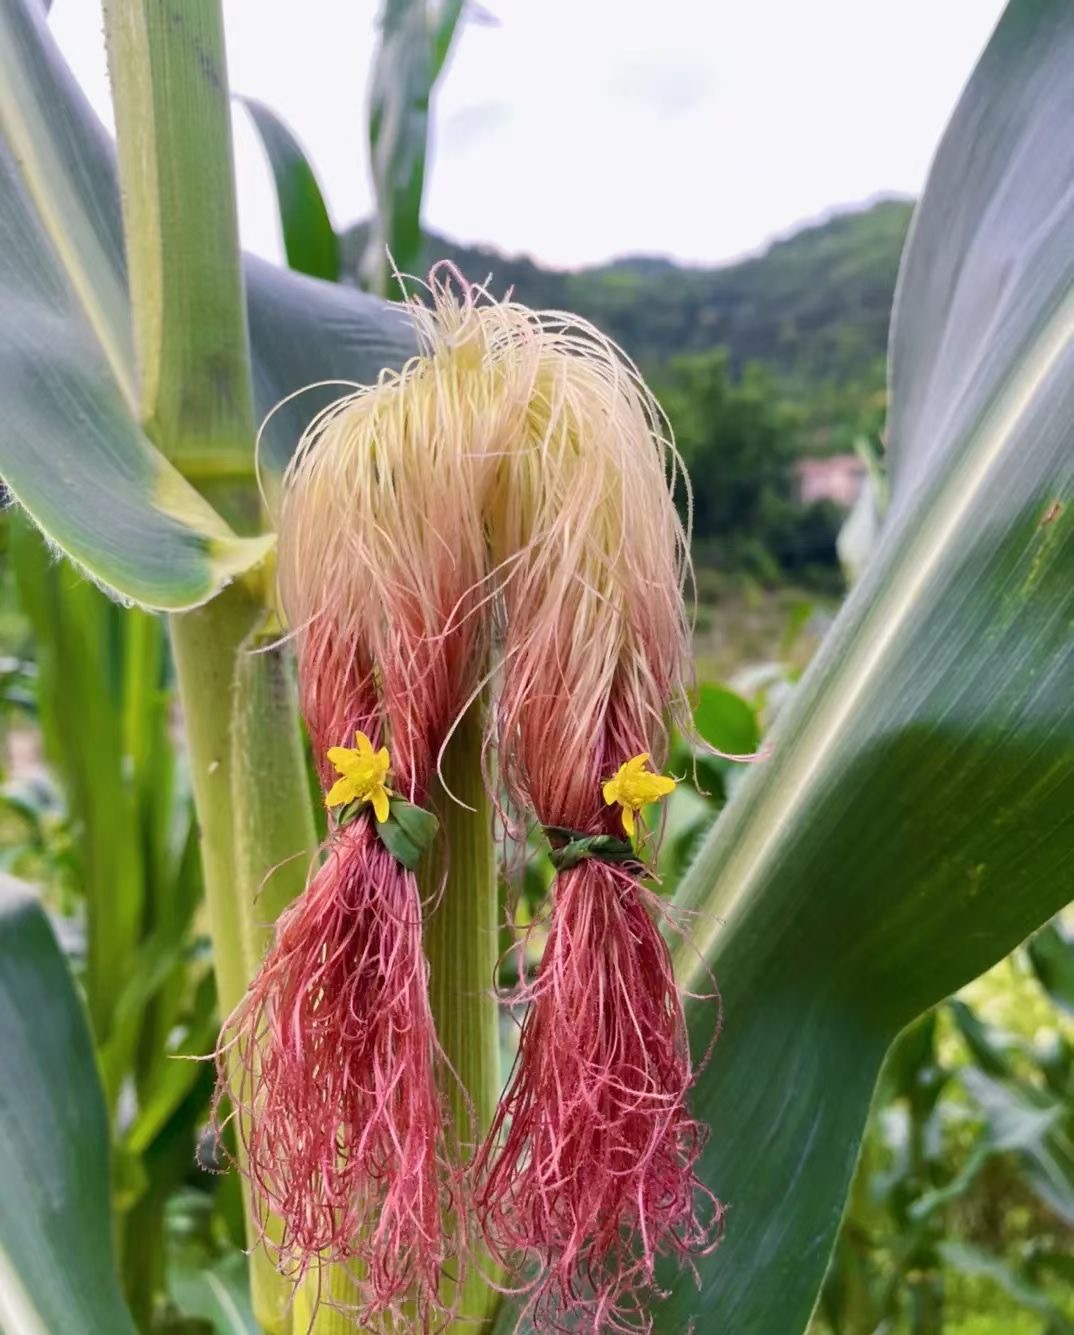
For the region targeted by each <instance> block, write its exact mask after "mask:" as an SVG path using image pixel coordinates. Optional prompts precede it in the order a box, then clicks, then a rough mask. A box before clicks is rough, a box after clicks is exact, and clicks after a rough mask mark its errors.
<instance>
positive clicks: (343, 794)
mask: <svg viewBox="0 0 1074 1335" xmlns="http://www.w3.org/2000/svg"><path fill="white" fill-rule="evenodd" d="M332 763H333V764H335V762H334V761H333V762H332ZM356 796H357V794H356V793H355V791H354V784H353V782H352V781H351V780H350V779H348V778H347V776H346V775H344V776H343V777H342V778H341V779H337V780H336V781H335V783H334V784H333V785H332V787H331V788H329V790H328V792H327V793H325V797H324V804H325V806H326V807H340V806H342V805H343V803H344V802H350V801H351V800H352V799H353V798H354V797H356Z"/></svg>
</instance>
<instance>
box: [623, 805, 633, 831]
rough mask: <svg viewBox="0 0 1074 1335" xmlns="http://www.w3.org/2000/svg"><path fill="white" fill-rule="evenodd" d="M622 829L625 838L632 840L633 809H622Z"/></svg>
mask: <svg viewBox="0 0 1074 1335" xmlns="http://www.w3.org/2000/svg"><path fill="white" fill-rule="evenodd" d="M623 829H624V830H626V832H627V836H628V837H629V838H631V839H633V838H634V808H633V807H624V808H623Z"/></svg>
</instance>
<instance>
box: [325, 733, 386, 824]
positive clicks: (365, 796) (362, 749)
mask: <svg viewBox="0 0 1074 1335" xmlns="http://www.w3.org/2000/svg"><path fill="white" fill-rule="evenodd" d="M354 740H355V742H357V744H358V745H357V747H356V748H351V747H349V746H330V747H329V748H328V759H329V760H330V761H331V762H332V764H333V765H334V766H335V767H336V770H337V772H338V773H339V775H340V778H338V779H337V780H336V781H335V783H334V784H333V785H332V787H331V789H330V790H329V792H328V795H327V797H326V798H325V799H324V804H325V806H326V807H340V806H343V805H344V804H345V803H347V802H372V804H373V811H374V813H375V815H376V817H377V820H379V821H386V820H387V819H388V798H389V797H390V796H391V789H390V788H388V787H387V786H386V785H385V782H384V780H385V779H386V778H387V777H388V770H389V768H390V767H391V763H392V762H391V759H390V757H389V755H388V748H387V747H386V746H382V747H381V748H380V750H379V751H374V750H373V743H372V742H371V741H370V740H369V738H368V737H367V736H366V735H365V733H364V732H356V733H355V734H354Z"/></svg>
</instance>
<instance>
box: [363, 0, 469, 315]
mask: <svg viewBox="0 0 1074 1335" xmlns="http://www.w3.org/2000/svg"><path fill="white" fill-rule="evenodd" d="M462 7H463V6H462V0H442V3H440V4H436V3H433V2H432V0H383V8H382V9H381V14H380V41H379V43H378V47H377V54H376V58H375V60H374V62H373V81H372V84H371V86H370V90H369V152H370V162H371V165H372V169H373V185H374V187H375V189H376V195H377V210H376V217H375V218H374V219H373V225H372V228H371V231H370V238H369V245H368V248H367V251H366V254H365V255H364V257H363V259H362V268H363V278H364V280H365V283H366V285H367V286H368V287H369V289H370V290H371V291H373V292H382V293H386V292H387V291H388V290H389V287H390V275H389V268H388V258H389V254H390V256H391V260H392V262H393V263H394V264H395V266H396V267H397V268H398V270H399V272H400V273H404V274H406V273H415V272H416V271H417V268H418V264H419V262H420V260H421V250H422V237H421V201H422V195H423V193H424V191H425V157H426V152H427V150H428V138H429V99H430V97H431V95H432V90H433V86H434V85H435V83H436V80H437V79H438V78H439V76H440V73H441V71H442V69H443V66H444V62H445V60H446V59H447V54H448V51H449V49H450V47H451V39H452V37H453V36H454V33H455V29H456V27H457V25H458V21H459V17H460V15H461V13H462Z"/></svg>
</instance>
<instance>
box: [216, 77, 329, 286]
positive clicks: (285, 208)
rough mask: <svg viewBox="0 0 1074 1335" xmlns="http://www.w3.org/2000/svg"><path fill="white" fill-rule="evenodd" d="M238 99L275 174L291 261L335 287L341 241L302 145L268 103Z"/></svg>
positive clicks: (289, 260) (303, 271)
mask: <svg viewBox="0 0 1074 1335" xmlns="http://www.w3.org/2000/svg"><path fill="white" fill-rule="evenodd" d="M237 101H239V102H241V103H242V105H243V106H244V107H245V108H246V110H247V111H248V112H249V114H250V119H251V121H253V124H254V128H255V129H256V130H257V133H258V136H259V138H260V140H261V143H262V145H263V147H264V149H265V156H266V157H267V158H268V161H269V167H270V168H271V170H272V179H273V182H274V184H275V186H276V202H277V204H278V206H279V210H280V223H281V225H282V227H283V244H284V249H285V250H286V252H287V263H288V264H289V265H290V266H291V268H292V269H297V270H298V272H299V273H306V274H309V275H310V276H311V277H312V278H324V279H327V280H328V282H330V283H334V282H335V281H336V280H337V279H338V278H339V237H338V236H336V233H335V229H334V228H333V226H332V223H331V220H330V219H329V217H328V209H327V208H326V207H325V202H324V196H323V195H322V194H321V187H320V186H319V185H318V184H317V177H316V176H315V175H314V171H313V168H312V167H311V166H310V163H309V160H308V158H307V157H306V155H305V153H303V151H302V145H301V144H300V143H299V142H298V140H297V139H296V138H295V136H294V135H293V134H292V133H291V131H290V130H289V129H288V127H287V126H286V125H285V124H284V122H283V121H282V120H281V119H280V118H279V116H277V115H276V113H275V112H274V111H273V110H272V108H271V107H267V106H266V105H265V104H264V102H259V101H258V100H257V98H255V97H239V98H237Z"/></svg>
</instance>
